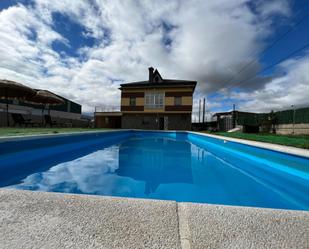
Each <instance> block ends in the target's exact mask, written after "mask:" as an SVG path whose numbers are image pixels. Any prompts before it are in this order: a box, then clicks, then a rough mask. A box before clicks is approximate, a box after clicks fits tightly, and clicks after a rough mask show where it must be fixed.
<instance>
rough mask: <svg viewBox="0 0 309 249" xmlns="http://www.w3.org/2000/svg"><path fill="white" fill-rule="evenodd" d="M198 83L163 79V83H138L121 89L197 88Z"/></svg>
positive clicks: (128, 84) (129, 84) (124, 85)
mask: <svg viewBox="0 0 309 249" xmlns="http://www.w3.org/2000/svg"><path fill="white" fill-rule="evenodd" d="M196 84H197V82H196V81H191V80H174V79H163V80H162V81H161V82H149V81H137V82H131V83H125V84H121V85H120V86H121V87H120V89H121V88H124V87H125V88H128V87H162V86H172V87H173V86H193V87H194V88H195V86H196Z"/></svg>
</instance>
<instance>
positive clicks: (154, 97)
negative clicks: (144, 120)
mask: <svg viewBox="0 0 309 249" xmlns="http://www.w3.org/2000/svg"><path fill="white" fill-rule="evenodd" d="M163 106H164V93H162V92H161V93H160V92H148V93H146V94H145V107H146V108H148V109H160V108H163Z"/></svg>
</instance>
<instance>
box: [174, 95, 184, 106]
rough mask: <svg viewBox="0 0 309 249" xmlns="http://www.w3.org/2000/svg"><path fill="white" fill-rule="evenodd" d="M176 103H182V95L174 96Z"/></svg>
mask: <svg viewBox="0 0 309 249" xmlns="http://www.w3.org/2000/svg"><path fill="white" fill-rule="evenodd" d="M174 105H178V106H179V105H182V98H181V97H175V98H174Z"/></svg>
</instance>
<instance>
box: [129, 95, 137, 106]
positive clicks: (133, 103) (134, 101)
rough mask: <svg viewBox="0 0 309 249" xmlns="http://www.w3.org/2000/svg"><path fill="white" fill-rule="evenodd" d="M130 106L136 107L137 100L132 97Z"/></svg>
mask: <svg viewBox="0 0 309 249" xmlns="http://www.w3.org/2000/svg"><path fill="white" fill-rule="evenodd" d="M130 106H136V98H135V97H130Z"/></svg>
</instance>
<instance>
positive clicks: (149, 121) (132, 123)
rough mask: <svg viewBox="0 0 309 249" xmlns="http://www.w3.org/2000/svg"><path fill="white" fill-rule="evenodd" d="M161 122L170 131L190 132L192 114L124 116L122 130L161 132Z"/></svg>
mask: <svg viewBox="0 0 309 249" xmlns="http://www.w3.org/2000/svg"><path fill="white" fill-rule="evenodd" d="M163 120H164V121H163ZM160 122H167V123H164V124H162V125H161V128H162V126H163V127H165V128H166V129H168V130H190V129H191V114H123V116H122V122H121V124H122V126H121V128H123V129H145V130H159V129H160ZM163 129H164V128H163Z"/></svg>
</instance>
